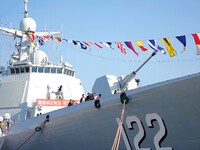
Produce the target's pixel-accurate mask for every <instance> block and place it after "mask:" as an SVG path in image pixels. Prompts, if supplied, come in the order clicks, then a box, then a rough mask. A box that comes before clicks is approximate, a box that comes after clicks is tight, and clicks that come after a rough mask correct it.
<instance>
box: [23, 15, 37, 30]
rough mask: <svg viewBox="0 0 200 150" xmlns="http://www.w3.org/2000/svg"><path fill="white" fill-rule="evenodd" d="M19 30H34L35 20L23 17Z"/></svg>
mask: <svg viewBox="0 0 200 150" xmlns="http://www.w3.org/2000/svg"><path fill="white" fill-rule="evenodd" d="M20 30H22V31H34V32H35V31H36V22H35V20H34V19H32V18H29V17H28V18H23V19H22V21H21V22H20Z"/></svg>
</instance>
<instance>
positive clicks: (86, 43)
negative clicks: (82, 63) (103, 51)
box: [82, 41, 90, 47]
mask: <svg viewBox="0 0 200 150" xmlns="http://www.w3.org/2000/svg"><path fill="white" fill-rule="evenodd" d="M82 43H84V44H85V45H87V46H89V47H90V44H89V43H88V42H84V41H82Z"/></svg>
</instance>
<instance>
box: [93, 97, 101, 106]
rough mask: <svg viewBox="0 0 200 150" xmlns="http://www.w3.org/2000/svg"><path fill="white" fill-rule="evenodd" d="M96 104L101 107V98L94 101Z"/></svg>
mask: <svg viewBox="0 0 200 150" xmlns="http://www.w3.org/2000/svg"><path fill="white" fill-rule="evenodd" d="M94 106H95V107H96V108H101V104H100V100H99V99H96V100H95V101H94Z"/></svg>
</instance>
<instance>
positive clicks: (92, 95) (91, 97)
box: [80, 92, 101, 103]
mask: <svg viewBox="0 0 200 150" xmlns="http://www.w3.org/2000/svg"><path fill="white" fill-rule="evenodd" d="M100 98H101V94H96V93H89V92H88V93H87V96H85V94H82V97H81V99H80V103H82V102H87V101H91V100H95V99H100Z"/></svg>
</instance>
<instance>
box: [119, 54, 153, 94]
mask: <svg viewBox="0 0 200 150" xmlns="http://www.w3.org/2000/svg"><path fill="white" fill-rule="evenodd" d="M156 54H157V51H154V52H153V53H152V54H151V56H150V57H149V58H148V59H147V60H146V61H145V62H144V63H143V64H142V65H140V66H139V67H138V69H137V70H135V71H133V72H132V73H130V74H128V75H127V76H126V77H125V78H124V79H123V80H122V81H121V84H120V85H121V91H124V89H125V88H126V85H127V83H129V82H130V81H131V80H132V79H133V78H134V77H135V76H136V74H137V72H138V71H139V70H140V69H141V68H142V67H143V66H144V65H145V64H146V63H147V62H148V61H149V60H150V59H151V58H152V57H153V56H155V55H156Z"/></svg>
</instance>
